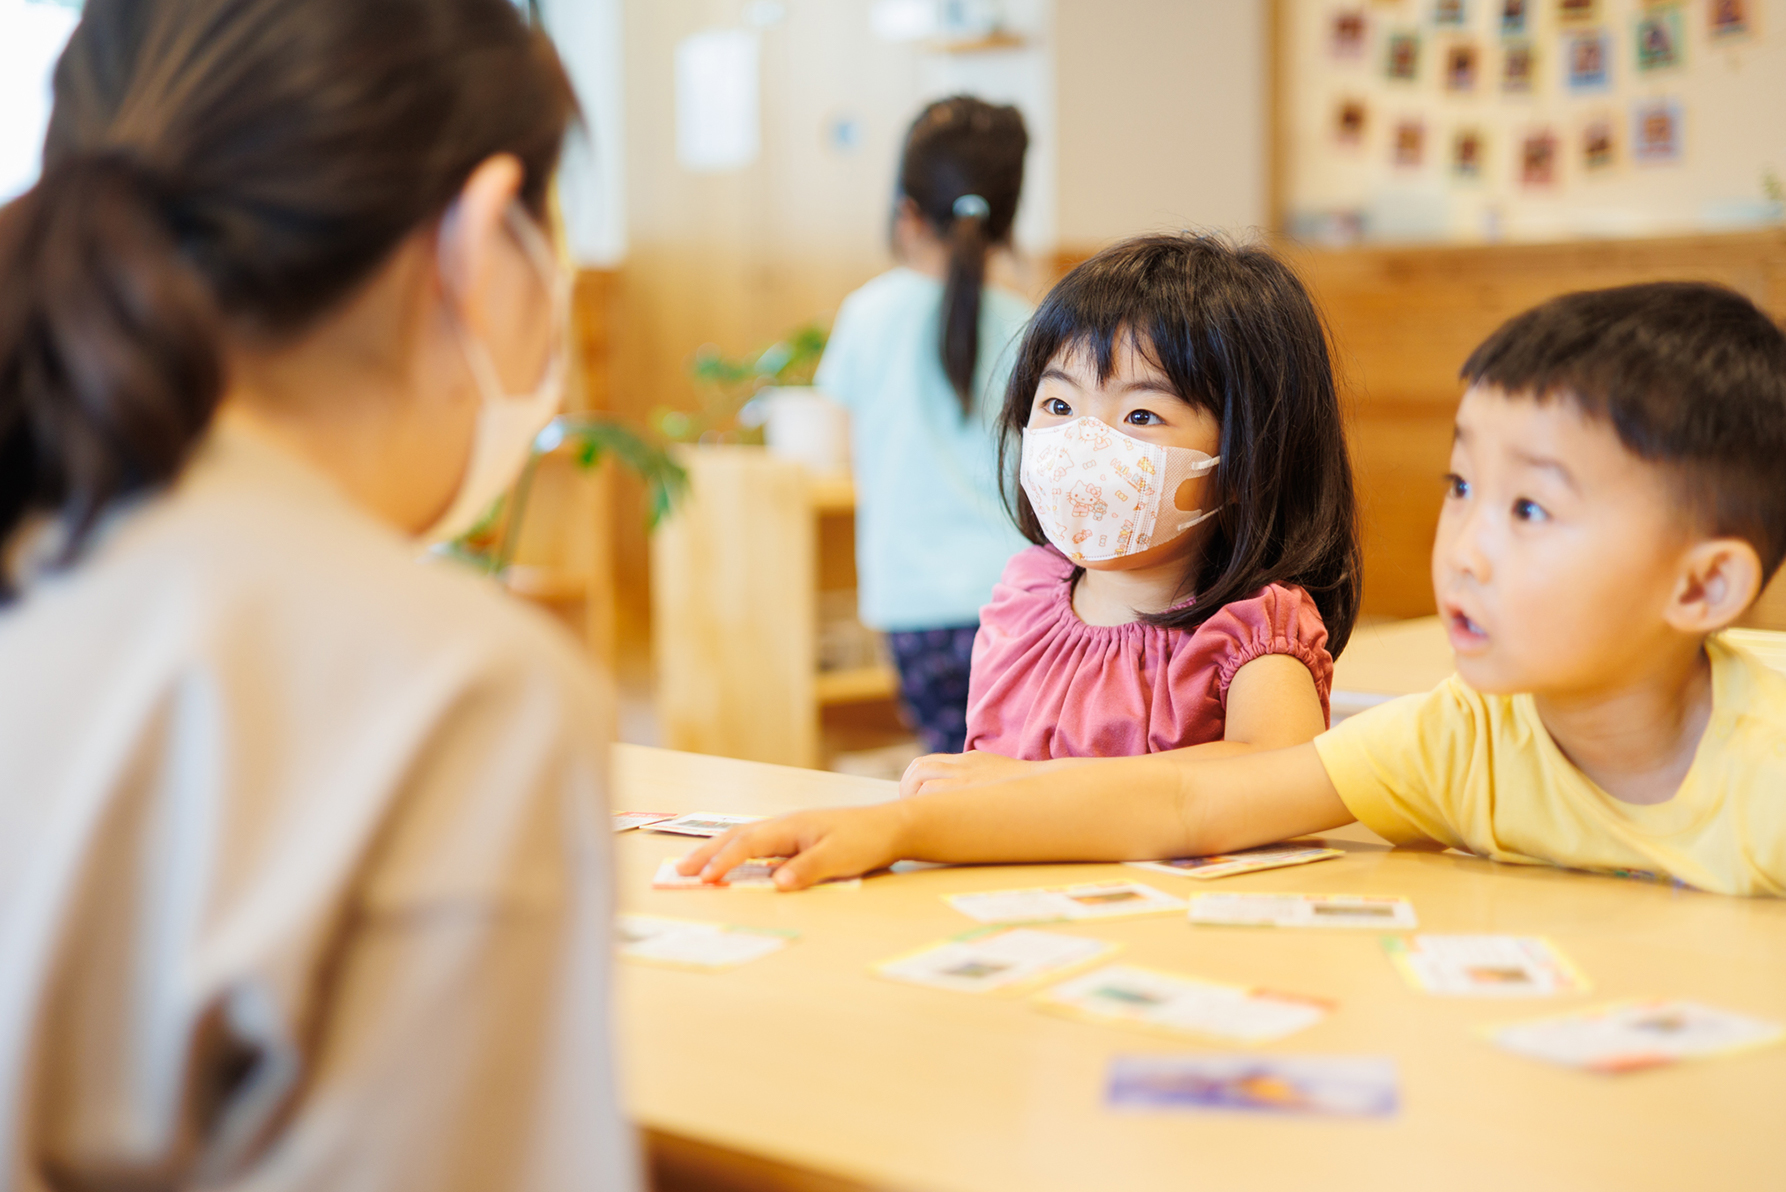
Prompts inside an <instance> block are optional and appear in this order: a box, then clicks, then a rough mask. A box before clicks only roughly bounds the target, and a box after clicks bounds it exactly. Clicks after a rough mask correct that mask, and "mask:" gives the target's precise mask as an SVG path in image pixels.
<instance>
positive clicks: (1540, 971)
mask: <svg viewBox="0 0 1786 1192" xmlns="http://www.w3.org/2000/svg"><path fill="white" fill-rule="evenodd" d="M1383 947H1384V949H1385V950H1386V951H1387V952H1388V953H1389V958H1390V960H1391V961H1393V962H1394V964H1395V967H1396V968H1397V969H1398V970H1399V971H1400V972H1401V975H1402V976H1403V977H1405V978H1406V979H1407V982H1408V984H1410V985H1412V986H1413V987H1414V988H1415V989H1420V990H1424V991H1425V992H1427V993H1436V994H1442V995H1447V996H1454V997H1550V996H1552V995H1554V994H1560V993H1584V992H1586V991H1587V989H1588V981H1587V978H1586V977H1584V976H1582V975H1581V971H1580V970H1579V969H1577V968H1576V967H1575V966H1574V965H1573V964H1571V963H1570V962H1569V959H1568V957H1566V956H1564V955H1563V954H1562V953H1561V952H1559V951H1558V950H1557V948H1556V946H1555V945H1554V944H1552V943H1551V942H1550V941H1549V940H1545V939H1541V938H1539V937H1537V936H1529V935H1416V936H1413V937H1412V938H1409V939H1403V938H1401V937H1399V936H1391V937H1389V938H1387V939H1385V940H1384V941H1383Z"/></svg>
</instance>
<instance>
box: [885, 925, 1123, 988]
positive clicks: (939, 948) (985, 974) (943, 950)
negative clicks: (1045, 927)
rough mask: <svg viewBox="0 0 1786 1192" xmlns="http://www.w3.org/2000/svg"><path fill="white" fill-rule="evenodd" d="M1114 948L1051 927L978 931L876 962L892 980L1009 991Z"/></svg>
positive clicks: (1090, 960) (1098, 957)
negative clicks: (1061, 932)
mask: <svg viewBox="0 0 1786 1192" xmlns="http://www.w3.org/2000/svg"><path fill="white" fill-rule="evenodd" d="M1115 950H1116V945H1115V944H1107V943H1104V942H1103V941H1101V940H1088V939H1080V938H1079V937H1078V936H1073V935H1060V934H1058V933H1057V932H1052V931H1030V930H1027V929H1025V928H1021V927H1019V928H1013V929H1011V930H1007V931H996V932H986V931H976V932H973V933H970V934H968V935H964V936H960V937H958V938H956V939H952V940H945V941H944V942H943V943H940V944H934V945H932V946H931V947H928V948H925V949H923V950H921V951H918V952H913V953H911V954H910V955H907V956H901V957H897V958H896V959H893V960H889V961H886V962H884V963H882V964H877V965H875V966H874V971H875V972H876V973H878V974H879V975H881V976H883V977H889V978H891V979H893V980H895V981H906V982H909V983H910V984H913V985H927V986H929V987H930V988H932V989H948V990H953V991H954V992H957V993H987V992H990V991H992V990H995V989H996V990H1001V991H1005V992H1010V991H1011V990H1013V989H1015V988H1017V987H1019V986H1023V985H1031V984H1034V983H1036V982H1038V981H1042V980H1045V979H1046V978H1049V977H1053V976H1058V975H1059V974H1061V973H1063V972H1065V971H1067V970H1068V969H1071V968H1076V967H1078V966H1079V965H1082V964H1089V963H1091V962H1092V961H1094V960H1099V959H1101V958H1103V957H1105V956H1108V955H1109V954H1110V953H1111V952H1114V951H1115Z"/></svg>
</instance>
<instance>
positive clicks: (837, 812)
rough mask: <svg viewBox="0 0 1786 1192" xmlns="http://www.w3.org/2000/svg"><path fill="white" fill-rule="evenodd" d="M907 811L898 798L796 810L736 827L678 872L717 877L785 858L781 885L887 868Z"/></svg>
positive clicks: (778, 878) (800, 885)
mask: <svg viewBox="0 0 1786 1192" xmlns="http://www.w3.org/2000/svg"><path fill="white" fill-rule="evenodd" d="M904 834H905V813H904V811H903V810H902V809H901V808H900V807H899V805H898V804H896V803H883V804H879V805H877V806H873V807H845V808H831V809H828V810H821V811H796V812H794V813H792V814H791V815H782V816H777V817H776V818H774V819H771V820H763V821H761V822H760V823H755V824H745V825H743V826H741V827H737V828H733V829H732V830H731V831H730V832H727V833H726V834H725V835H723V836H716V837H714V838H713V839H712V840H709V841H707V842H706V843H705V844H703V845H701V846H700V847H699V848H697V849H695V851H694V852H692V853H690V854H688V856H686V857H684V858H682V860H681V862H679V863H678V864H677V866H676V869H677V871H678V872H679V873H681V874H683V875H684V876H685V877H692V876H693V875H695V874H696V873H699V874H700V875H701V880H702V881H708V882H716V881H719V880H720V879H721V878H723V877H725V875H726V874H728V873H730V872H731V871H732V869H733V868H734V867H735V866H738V865H742V864H743V863H744V862H746V861H749V860H751V859H752V858H755V857H786V858H787V860H786V861H784V862H782V864H781V865H780V866H779V867H777V868H776V870H775V885H776V888H777V889H781V890H803V889H805V888H806V887H807V886H811V885H814V884H816V883H818V882H822V881H827V880H829V879H831V878H845V877H856V876H858V875H859V874H864V873H867V872H869V871H870V870H874V869H884V868H885V867H887V866H888V865H891V864H892V863H893V862H895V861H897V860H899V858H900V846H901V842H902V840H903V839H904Z"/></svg>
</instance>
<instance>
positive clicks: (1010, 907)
mask: <svg viewBox="0 0 1786 1192" xmlns="http://www.w3.org/2000/svg"><path fill="white" fill-rule="evenodd" d="M944 898H945V901H947V902H948V904H949V905H950V906H952V907H954V908H955V909H956V910H958V911H960V912H961V913H962V914H964V915H966V916H967V917H968V918H970V919H977V920H979V921H980V922H982V923H1061V922H1070V921H1077V920H1081V919H1114V918H1119V917H1121V916H1123V915H1152V914H1158V913H1160V912H1162V911H1181V910H1183V909H1184V900H1183V899H1180V898H1173V897H1172V896H1171V895H1169V894H1162V893H1160V892H1159V891H1158V890H1156V889H1154V888H1153V887H1152V886H1144V885H1142V884H1141V883H1140V882H1086V883H1085V884H1084V885H1079V886H1037V887H1034V888H1032V889H1028V890H993V891H989V892H987V893H984V894H949V895H945V896H944Z"/></svg>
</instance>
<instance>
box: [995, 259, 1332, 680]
mask: <svg viewBox="0 0 1786 1192" xmlns="http://www.w3.org/2000/svg"><path fill="white" fill-rule="evenodd" d="M1129 337H1132V339H1133V342H1134V344H1135V347H1136V349H1137V350H1138V351H1140V352H1141V353H1142V354H1143V355H1145V356H1147V357H1148V358H1149V359H1150V360H1151V361H1152V363H1153V364H1154V365H1156V366H1157V367H1158V368H1159V369H1160V371H1161V372H1163V373H1164V374H1165V375H1166V377H1167V378H1168V379H1169V380H1170V381H1171V382H1172V386H1173V389H1174V391H1175V392H1176V393H1177V394H1178V396H1179V397H1181V398H1183V399H1184V400H1185V401H1186V402H1188V403H1190V404H1191V405H1193V406H1197V407H1200V408H1203V409H1206V410H1208V411H1209V412H1210V413H1212V414H1214V415H1215V417H1216V418H1217V420H1218V421H1219V422H1220V423H1221V427H1222V430H1221V447H1220V454H1221V460H1222V462H1221V465H1220V466H1219V467H1217V468H1216V470H1215V471H1214V472H1212V473H1211V477H1212V478H1213V482H1214V501H1215V503H1216V505H1217V506H1219V508H1218V511H1217V513H1216V515H1215V516H1214V517H1213V518H1212V519H1211V522H1212V523H1213V529H1212V532H1211V534H1210V537H1209V542H1208V546H1207V548H1206V549H1205V550H1204V552H1203V555H1202V558H1201V560H1200V561H1199V563H1198V565H1197V567H1196V568H1195V570H1194V571H1192V572H1191V573H1189V574H1187V575H1186V576H1185V577H1184V583H1183V586H1182V588H1181V591H1182V592H1183V594H1185V595H1187V596H1189V595H1195V597H1196V600H1195V602H1194V603H1191V604H1187V605H1180V606H1179V607H1177V608H1173V609H1171V610H1169V611H1167V612H1164V613H1160V614H1157V615H1155V616H1150V617H1146V618H1143V619H1144V620H1146V621H1149V622H1151V623H1153V624H1156V625H1161V626H1165V627H1167V628H1173V629H1194V628H1196V627H1197V626H1198V625H1201V624H1202V623H1203V622H1204V621H1207V620H1208V619H1209V618H1210V617H1212V616H1214V615H1215V614H1216V613H1218V612H1220V611H1221V610H1222V608H1223V606H1224V605H1227V604H1228V603H1230V602H1232V601H1235V600H1242V599H1245V598H1246V597H1248V596H1251V595H1252V594H1253V593H1255V592H1257V591H1258V590H1259V589H1261V588H1263V587H1265V586H1266V585H1268V584H1296V585H1298V586H1300V587H1301V588H1302V589H1303V590H1304V591H1306V592H1307V593H1308V594H1309V596H1310V597H1311V598H1312V599H1313V600H1314V602H1315V607H1316V608H1317V609H1319V610H1320V612H1321V620H1322V622H1323V623H1324V624H1325V625H1326V627H1327V648H1328V650H1329V651H1330V652H1331V653H1332V654H1333V656H1334V657H1336V658H1337V657H1339V653H1340V651H1341V650H1343V649H1345V646H1346V641H1347V640H1348V639H1349V638H1350V637H1351V635H1352V624H1353V622H1354V621H1356V620H1357V619H1358V598H1359V592H1360V588H1361V583H1362V575H1363V567H1362V554H1361V551H1360V549H1359V544H1358V505H1357V501H1356V499H1355V498H1354V496H1353V492H1352V464H1351V457H1350V456H1349V455H1348V454H1347V452H1346V434H1345V425H1344V419H1343V418H1342V417H1341V414H1340V405H1339V396H1338V394H1337V392H1336V391H1335V388H1334V380H1333V366H1332V362H1331V361H1330V360H1329V358H1328V355H1327V335H1326V330H1325V328H1324V327H1323V326H1322V324H1321V316H1320V314H1319V313H1318V312H1317V311H1316V310H1315V304H1314V302H1313V301H1311V300H1310V298H1309V294H1308V291H1307V290H1306V289H1305V288H1304V287H1303V285H1302V282H1301V281H1299V280H1298V279H1297V277H1296V274H1295V273H1293V272H1292V271H1291V270H1290V267H1289V266H1287V265H1285V264H1284V263H1283V262H1282V261H1280V260H1278V259H1277V258H1276V257H1275V256H1273V255H1272V254H1271V253H1270V252H1268V251H1266V250H1265V249H1263V248H1256V247H1251V246H1236V245H1233V244H1230V243H1229V242H1227V241H1226V240H1223V239H1221V238H1220V237H1216V236H1197V235H1191V234H1188V233H1185V234H1178V235H1153V236H1138V237H1136V238H1134V239H1132V240H1125V241H1122V242H1121V243H1119V244H1114V245H1111V246H1110V247H1109V248H1106V249H1104V250H1103V251H1102V252H1100V253H1098V254H1097V255H1096V256H1094V257H1092V258H1091V259H1090V260H1088V261H1085V262H1082V263H1081V264H1080V265H1079V266H1077V267H1076V268H1075V269H1074V270H1073V271H1072V272H1071V273H1068V274H1067V275H1066V276H1065V277H1064V278H1062V279H1061V280H1060V282H1059V284H1057V285H1056V286H1055V287H1054V289H1052V290H1051V291H1049V293H1048V296H1047V297H1046V298H1044V299H1043V300H1042V305H1041V307H1040V308H1038V309H1037V311H1036V313H1035V315H1034V317H1033V318H1031V319H1030V322H1029V329H1028V330H1027V331H1026V332H1025V333H1024V336H1023V342H1022V344H1021V345H1020V346H1019V347H1018V349H1017V360H1016V363H1015V365H1014V367H1013V368H1012V371H1011V380H1010V383H1009V385H1008V386H1007V387H1006V389H1005V406H1004V410H1003V412H1002V414H1001V415H1000V419H999V421H1000V431H1001V434H1000V439H999V468H1000V472H1001V474H1002V475H1003V477H1004V481H1005V486H1006V487H1005V498H1006V502H1007V503H1008V504H1009V506H1010V509H1011V513H1012V515H1013V516H1014V517H1015V518H1016V520H1017V527H1018V529H1020V530H1022V531H1023V533H1024V535H1025V536H1026V537H1027V538H1028V539H1029V540H1030V541H1031V542H1034V543H1037V544H1041V543H1045V542H1046V541H1047V540H1048V539H1047V536H1046V535H1044V534H1043V532H1042V526H1041V523H1040V522H1039V521H1037V519H1036V515H1035V511H1034V510H1033V509H1031V508H1030V504H1029V497H1028V496H1027V495H1025V494H1024V492H1023V488H1022V486H1021V485H1019V484H1018V483H1017V475H1016V469H1015V467H1014V466H1013V465H1014V464H1015V463H1016V461H1017V459H1018V458H1019V456H1020V455H1021V452H1022V447H1021V444H1022V435H1023V428H1024V427H1025V426H1027V425H1028V424H1029V414H1030V407H1031V405H1032V404H1034V402H1035V398H1036V390H1037V388H1038V387H1039V386H1040V385H1041V383H1042V373H1043V371H1044V370H1045V369H1047V367H1048V363H1049V361H1051V360H1052V359H1054V356H1055V353H1057V352H1060V351H1062V350H1063V349H1064V350H1067V351H1073V350H1079V351H1084V352H1086V353H1088V354H1089V355H1090V357H1091V358H1092V359H1093V360H1094V361H1095V362H1096V363H1097V368H1098V377H1099V379H1100V380H1101V381H1105V380H1108V379H1109V378H1110V374H1111V373H1112V371H1114V369H1115V367H1116V356H1117V353H1118V352H1119V351H1120V349H1121V345H1122V342H1123V341H1124V339H1125V338H1129Z"/></svg>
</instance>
